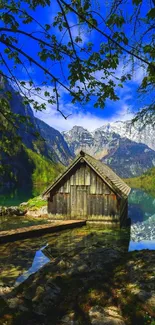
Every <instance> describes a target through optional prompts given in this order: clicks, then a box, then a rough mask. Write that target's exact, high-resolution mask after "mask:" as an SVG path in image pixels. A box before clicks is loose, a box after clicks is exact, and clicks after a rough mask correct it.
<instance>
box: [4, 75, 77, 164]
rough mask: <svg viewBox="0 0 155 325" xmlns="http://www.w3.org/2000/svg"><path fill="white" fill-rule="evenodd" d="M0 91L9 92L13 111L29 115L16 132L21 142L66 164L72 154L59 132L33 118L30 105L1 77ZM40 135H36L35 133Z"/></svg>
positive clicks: (56, 161) (57, 161) (55, 160)
mask: <svg viewBox="0 0 155 325" xmlns="http://www.w3.org/2000/svg"><path fill="white" fill-rule="evenodd" d="M0 92H1V93H2V94H3V93H6V92H10V93H11V99H10V107H11V110H12V112H13V113H15V114H19V115H22V116H24V117H26V116H28V117H29V122H30V123H31V124H30V125H28V124H25V123H20V125H19V130H18V133H19V135H20V137H21V139H22V143H23V144H24V145H25V146H26V147H27V148H29V149H31V150H33V151H35V152H37V153H38V154H41V155H43V156H45V157H47V158H49V159H51V160H52V161H53V162H55V163H62V164H63V165H68V164H69V162H70V160H71V158H72V155H71V153H70V150H69V148H68V145H67V143H66V142H65V140H64V138H63V136H62V135H61V133H60V132H59V131H57V130H55V129H54V128H52V127H50V126H49V125H47V124H46V123H44V122H42V121H40V120H39V119H37V118H35V116H34V114H33V111H32V109H31V107H30V105H24V104H23V97H22V96H21V95H19V94H17V93H16V91H15V89H14V88H13V87H12V86H11V85H10V84H9V83H8V82H6V81H4V80H3V79H2V78H1V80H0ZM37 133H38V134H40V136H39V137H38V136H36V134H37Z"/></svg>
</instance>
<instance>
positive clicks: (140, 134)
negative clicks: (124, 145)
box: [93, 120, 155, 150]
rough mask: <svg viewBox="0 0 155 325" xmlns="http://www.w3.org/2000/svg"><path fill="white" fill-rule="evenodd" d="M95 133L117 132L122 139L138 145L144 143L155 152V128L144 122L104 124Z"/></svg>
mask: <svg viewBox="0 0 155 325" xmlns="http://www.w3.org/2000/svg"><path fill="white" fill-rule="evenodd" d="M95 132H106V133H112V132H115V133H117V134H119V135H120V136H121V138H124V137H126V138H128V139H130V140H132V141H135V142H137V143H144V144H146V145H147V146H148V147H150V148H151V149H153V150H155V126H154V125H153V124H146V125H144V122H143V121H142V120H139V121H136V122H135V123H134V124H133V123H132V122H131V121H117V122H111V123H106V124H104V125H103V126H102V127H101V128H99V129H97V130H95V131H94V132H93V134H94V133H95Z"/></svg>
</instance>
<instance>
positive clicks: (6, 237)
mask: <svg viewBox="0 0 155 325" xmlns="http://www.w3.org/2000/svg"><path fill="white" fill-rule="evenodd" d="M85 225H86V220H64V221H61V222H59V223H57V224H56V223H52V224H44V225H38V226H30V227H23V228H17V229H13V230H8V231H0V244H1V243H6V242H11V241H16V240H21V239H26V238H31V237H38V236H42V235H44V234H47V233H53V232H57V231H61V230H65V229H72V228H76V227H82V226H85Z"/></svg>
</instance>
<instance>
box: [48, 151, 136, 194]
mask: <svg viewBox="0 0 155 325" xmlns="http://www.w3.org/2000/svg"><path fill="white" fill-rule="evenodd" d="M82 159H83V160H84V161H85V162H86V163H87V164H88V165H89V166H90V167H91V168H92V169H93V170H94V171H95V172H96V173H97V174H98V175H99V176H100V177H101V179H102V180H103V181H104V182H105V183H106V184H107V185H108V186H109V187H110V188H111V189H112V190H113V191H114V192H115V193H116V194H119V195H120V196H125V197H127V196H128V195H129V193H130V190H131V189H130V187H129V186H128V185H127V184H126V183H125V182H124V181H123V180H122V179H121V178H120V177H119V176H118V175H117V174H116V173H115V172H113V170H112V169H111V168H110V167H108V166H107V165H106V164H104V163H102V162H101V161H99V160H97V159H95V158H93V157H92V156H90V155H88V154H87V153H85V152H84V151H80V154H79V155H78V156H76V158H75V159H74V160H73V161H72V163H71V164H70V165H69V166H68V167H67V168H66V169H65V171H64V172H63V173H62V174H60V175H59V176H58V177H57V178H56V179H55V180H54V182H53V183H52V184H51V185H50V186H49V187H48V188H47V189H46V190H45V191H44V192H43V194H42V195H43V196H46V195H47V194H48V193H49V192H50V191H51V190H53V189H54V187H55V186H56V185H58V183H59V182H60V181H61V180H62V179H63V178H64V177H65V176H66V175H67V174H68V173H69V172H70V171H71V169H72V168H73V167H74V166H75V165H77V164H78V163H79V162H80V160H82Z"/></svg>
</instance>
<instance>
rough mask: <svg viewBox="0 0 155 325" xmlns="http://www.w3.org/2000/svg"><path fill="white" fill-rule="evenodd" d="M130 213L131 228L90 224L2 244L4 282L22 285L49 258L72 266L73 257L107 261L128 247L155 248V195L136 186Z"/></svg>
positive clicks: (0, 271)
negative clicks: (137, 188) (111, 228)
mask: <svg viewBox="0 0 155 325" xmlns="http://www.w3.org/2000/svg"><path fill="white" fill-rule="evenodd" d="M128 215H129V217H130V218H131V221H132V224H131V228H130V227H128V228H127V229H122V230H117V229H114V230H110V229H104V228H103V225H102V226H101V225H99V226H98V227H95V226H94V225H93V226H92V225H91V226H89V225H88V226H87V227H83V228H80V229H74V230H68V231H62V232H61V233H55V234H51V235H45V236H42V237H40V238H35V240H34V239H33V240H31V239H27V240H23V241H19V242H14V243H8V244H5V245H0V285H2V286H6V285H7V286H8V285H14V284H16V285H18V284H19V283H21V282H23V281H25V279H26V278H27V277H29V276H30V274H32V273H34V272H37V270H39V269H40V268H41V267H42V266H44V265H45V264H46V263H48V262H49V261H50V262H51V263H54V261H56V260H57V263H59V262H61V261H63V262H64V264H65V265H68V268H69V267H70V266H69V265H70V260H71V259H73V260H74V261H76V260H80V259H83V260H89V259H90V261H91V258H92V256H93V263H94V261H95V263H98V260H100V257H101V260H102V261H104V262H105V261H106V259H108V258H109V256H119V255H122V254H123V253H124V252H127V251H133V250H140V249H155V197H153V196H151V195H150V194H148V193H146V192H145V191H142V190H135V189H133V190H132V191H131V194H130V196H129V213H128ZM112 252H115V254H113V253H112ZM93 263H92V264H93ZM91 267H93V266H91ZM53 272H54V270H53Z"/></svg>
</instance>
